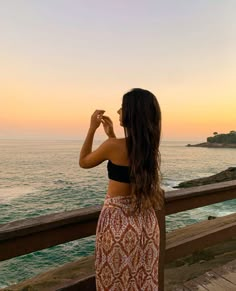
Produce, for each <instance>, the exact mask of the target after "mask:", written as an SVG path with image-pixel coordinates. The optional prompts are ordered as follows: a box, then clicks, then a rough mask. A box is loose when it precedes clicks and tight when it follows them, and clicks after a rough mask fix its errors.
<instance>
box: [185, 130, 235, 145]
mask: <svg viewBox="0 0 236 291" xmlns="http://www.w3.org/2000/svg"><path fill="white" fill-rule="evenodd" d="M187 147H206V148H236V131H235V130H231V131H230V132H229V133H218V132H214V133H213V136H209V137H207V141H206V142H202V143H199V144H194V145H191V144H187Z"/></svg>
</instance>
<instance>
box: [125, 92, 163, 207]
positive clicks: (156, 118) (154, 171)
mask: <svg viewBox="0 0 236 291" xmlns="http://www.w3.org/2000/svg"><path fill="white" fill-rule="evenodd" d="M122 123H123V126H124V130H125V137H126V144H127V150H128V155H129V162H130V179H131V186H132V195H133V198H134V205H135V208H136V209H138V210H139V211H140V210H142V209H144V208H149V207H151V206H153V207H154V208H155V209H161V208H162V206H163V199H164V198H163V190H162V189H161V187H160V152H159V145H160V135H161V110H160V106H159V103H158V101H157V99H156V97H155V95H153V94H152V93H151V92H149V91H148V90H144V89H139V88H135V89H132V90H131V91H129V92H128V93H126V94H125V95H124V96H123V101H122Z"/></svg>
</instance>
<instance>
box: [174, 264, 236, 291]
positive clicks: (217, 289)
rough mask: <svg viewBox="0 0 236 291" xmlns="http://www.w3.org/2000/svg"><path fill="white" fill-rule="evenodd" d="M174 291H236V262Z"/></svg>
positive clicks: (212, 271)
mask: <svg viewBox="0 0 236 291" xmlns="http://www.w3.org/2000/svg"><path fill="white" fill-rule="evenodd" d="M174 290H175V291H190V290H191V291H192V290H199V291H206V290H209V291H233V290H234V291H236V260H234V261H231V262H229V263H227V264H225V265H224V266H222V267H218V268H215V269H213V270H211V271H208V272H206V273H205V274H203V275H201V276H200V277H197V278H194V279H192V280H190V281H187V282H185V283H184V285H183V286H182V287H177V288H175V289H174Z"/></svg>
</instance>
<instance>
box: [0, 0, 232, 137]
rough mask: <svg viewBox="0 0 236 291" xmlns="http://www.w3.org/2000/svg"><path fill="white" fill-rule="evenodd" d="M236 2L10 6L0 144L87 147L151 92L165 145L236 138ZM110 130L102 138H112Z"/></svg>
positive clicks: (0, 63)
mask: <svg viewBox="0 0 236 291" xmlns="http://www.w3.org/2000/svg"><path fill="white" fill-rule="evenodd" d="M235 11H236V1H235V0H222V1H217V0H197V1H196V0H165V1H159V0H146V1H143V0H142V1H139V0H126V1H124V0H119V1H112V0H110V1H108V0H100V1H95V0H93V1H92V0H84V1H82V0H1V1H0V138H1V139H8V138H17V139H18V138H21V139H81V138H84V136H85V133H86V130H87V128H88V125H89V119H90V115H91V114H92V113H93V111H94V110H95V109H104V110H106V114H107V115H109V116H110V117H111V118H112V119H113V121H114V126H115V129H116V132H117V135H118V136H122V133H123V131H122V129H121V128H119V125H118V115H117V113H116V111H117V110H118V109H119V107H120V105H121V101H122V95H123V94H124V93H125V92H127V91H128V90H130V89H131V88H134V87H141V88H145V89H148V90H150V91H152V92H153V93H154V94H155V95H156V96H157V98H158V100H159V103H160V105H161V108H162V114H163V131H162V138H163V139H164V140H205V138H206V137H207V136H209V135H212V132H214V131H217V132H229V131H230V130H236V85H235V84H236V53H235V52H236V17H235V13H236V12H235ZM103 136H104V134H103V131H102V128H101V129H99V130H98V133H97V137H98V138H100V137H103Z"/></svg>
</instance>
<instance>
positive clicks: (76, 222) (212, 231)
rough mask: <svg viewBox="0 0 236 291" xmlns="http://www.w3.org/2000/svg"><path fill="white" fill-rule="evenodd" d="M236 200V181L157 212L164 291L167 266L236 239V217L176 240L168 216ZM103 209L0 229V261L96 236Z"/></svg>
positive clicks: (169, 202)
mask: <svg viewBox="0 0 236 291" xmlns="http://www.w3.org/2000/svg"><path fill="white" fill-rule="evenodd" d="M235 198H236V181H235V180H234V181H229V182H223V183H217V184H211V185H207V186H198V187H193V188H187V189H181V190H176V191H169V192H167V193H166V194H165V209H164V210H163V211H159V212H157V216H158V220H159V226H160V232H161V242H160V264H159V267H160V270H159V276H160V277H159V284H160V290H164V287H163V286H164V263H166V262H171V261H174V260H176V259H177V258H180V257H183V256H185V255H189V254H191V253H193V252H194V251H198V250H202V249H203V248H205V247H208V246H210V245H214V244H217V243H220V242H222V241H226V240H229V239H231V238H233V237H235V236H236V214H233V215H231V216H228V217H226V218H217V219H215V220H209V221H207V226H206V227H203V226H201V222H200V223H198V224H194V225H191V226H189V227H191V228H192V229H193V228H194V227H195V228H196V227H198V229H199V230H198V232H197V233H195V232H194V231H193V232H192V235H191V236H190V237H186V235H184V234H182V237H181V236H175V234H176V233H178V231H179V230H176V231H172V232H171V233H168V234H166V232H165V216H166V215H169V214H174V213H177V212H181V211H185V210H190V209H193V208H197V207H202V206H206V205H210V204H214V203H217V202H223V201H226V200H230V199H235ZM101 207H102V206H98V207H86V208H82V209H78V210H72V211H67V212H63V213H56V214H50V215H45V216H41V217H36V218H31V219H24V220H19V221H13V222H10V223H6V224H2V225H0V260H7V259H10V258H13V257H17V256H20V255H24V254H28V253H31V252H34V251H37V250H42V249H45V248H48V247H51V246H55V245H58V244H62V243H65V242H69V241H72V240H75V239H80V238H83V237H87V236H90V235H94V234H95V231H96V225H97V220H98V217H99V213H100V211H101ZM201 229H202V231H201ZM193 230H194V229H193ZM0 275H1V274H0ZM89 282H90V283H89ZM78 284H79V283H78ZM81 284H85V285H86V280H85V279H84V280H81ZM87 284H93V285H94V280H91V278H87ZM81 286H82V285H81ZM71 288H72V287H71V286H68V288H66V287H65V288H64V289H63V290H73V288H72V289H71ZM93 288H94V286H93ZM61 290H62V289H61ZM77 290H78V289H77ZM88 290H89V289H88ZM91 290H92V289H91Z"/></svg>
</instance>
